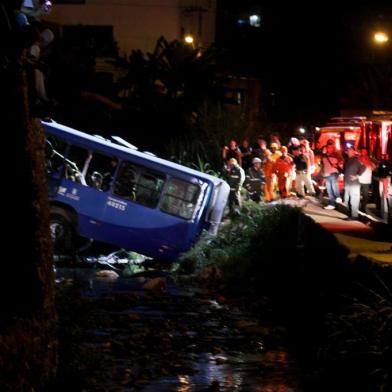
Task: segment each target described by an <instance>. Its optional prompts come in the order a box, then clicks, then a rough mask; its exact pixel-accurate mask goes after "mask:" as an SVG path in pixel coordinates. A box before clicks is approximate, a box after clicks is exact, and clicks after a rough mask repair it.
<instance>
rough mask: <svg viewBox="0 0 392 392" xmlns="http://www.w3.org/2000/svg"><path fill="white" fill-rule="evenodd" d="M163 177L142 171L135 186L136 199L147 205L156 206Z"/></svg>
mask: <svg viewBox="0 0 392 392" xmlns="http://www.w3.org/2000/svg"><path fill="white" fill-rule="evenodd" d="M164 182H165V181H164V177H163V176H161V175H158V174H155V173H146V172H144V173H143V172H142V173H140V176H139V181H138V184H137V188H136V201H137V202H138V203H140V204H143V205H145V206H147V207H156V206H157V205H158V201H159V196H160V194H161V190H162V187H163V184H164Z"/></svg>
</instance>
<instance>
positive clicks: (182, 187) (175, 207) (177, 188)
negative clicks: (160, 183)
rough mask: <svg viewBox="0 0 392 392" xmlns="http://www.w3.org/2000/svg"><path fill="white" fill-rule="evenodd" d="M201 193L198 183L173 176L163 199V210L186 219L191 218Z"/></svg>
mask: <svg viewBox="0 0 392 392" xmlns="http://www.w3.org/2000/svg"><path fill="white" fill-rule="evenodd" d="M199 195H200V187H199V186H198V185H195V184H192V183H190V182H186V181H183V180H179V179H177V178H171V179H170V181H169V184H168V186H167V188H166V191H165V195H164V197H163V200H162V204H161V210H162V211H164V212H167V213H169V214H172V215H176V216H179V217H181V218H184V219H191V218H192V215H193V212H194V210H195V208H196V204H197V200H198V198H199Z"/></svg>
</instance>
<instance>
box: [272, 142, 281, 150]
mask: <svg viewBox="0 0 392 392" xmlns="http://www.w3.org/2000/svg"><path fill="white" fill-rule="evenodd" d="M271 148H276V149H277V148H279V146H278V143H271Z"/></svg>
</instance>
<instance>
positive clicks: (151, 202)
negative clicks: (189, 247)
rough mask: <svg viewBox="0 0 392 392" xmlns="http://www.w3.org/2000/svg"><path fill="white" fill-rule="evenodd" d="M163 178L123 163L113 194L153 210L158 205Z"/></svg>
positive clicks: (139, 167) (145, 169)
mask: <svg viewBox="0 0 392 392" xmlns="http://www.w3.org/2000/svg"><path fill="white" fill-rule="evenodd" d="M164 183H165V176H164V175H163V174H160V173H154V172H151V171H150V170H149V169H147V168H145V167H142V166H138V165H134V164H131V163H129V162H123V163H122V165H121V167H120V170H119V172H118V175H117V178H116V180H115V183H114V189H113V192H114V193H115V194H116V195H118V196H121V197H123V198H125V199H128V200H132V201H134V202H136V203H138V204H142V205H144V206H147V207H151V208H154V207H156V206H157V205H158V201H159V198H160V195H161V191H162V188H163V184H164Z"/></svg>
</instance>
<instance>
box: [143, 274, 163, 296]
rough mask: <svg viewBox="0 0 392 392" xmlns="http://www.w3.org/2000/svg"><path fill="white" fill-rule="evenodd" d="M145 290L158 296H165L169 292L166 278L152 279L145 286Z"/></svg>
mask: <svg viewBox="0 0 392 392" xmlns="http://www.w3.org/2000/svg"><path fill="white" fill-rule="evenodd" d="M143 289H144V290H148V291H151V292H152V293H154V294H156V295H163V294H165V293H166V291H167V282H166V278H154V279H150V280H148V281H147V282H146V283H145V284H144V286H143Z"/></svg>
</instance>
